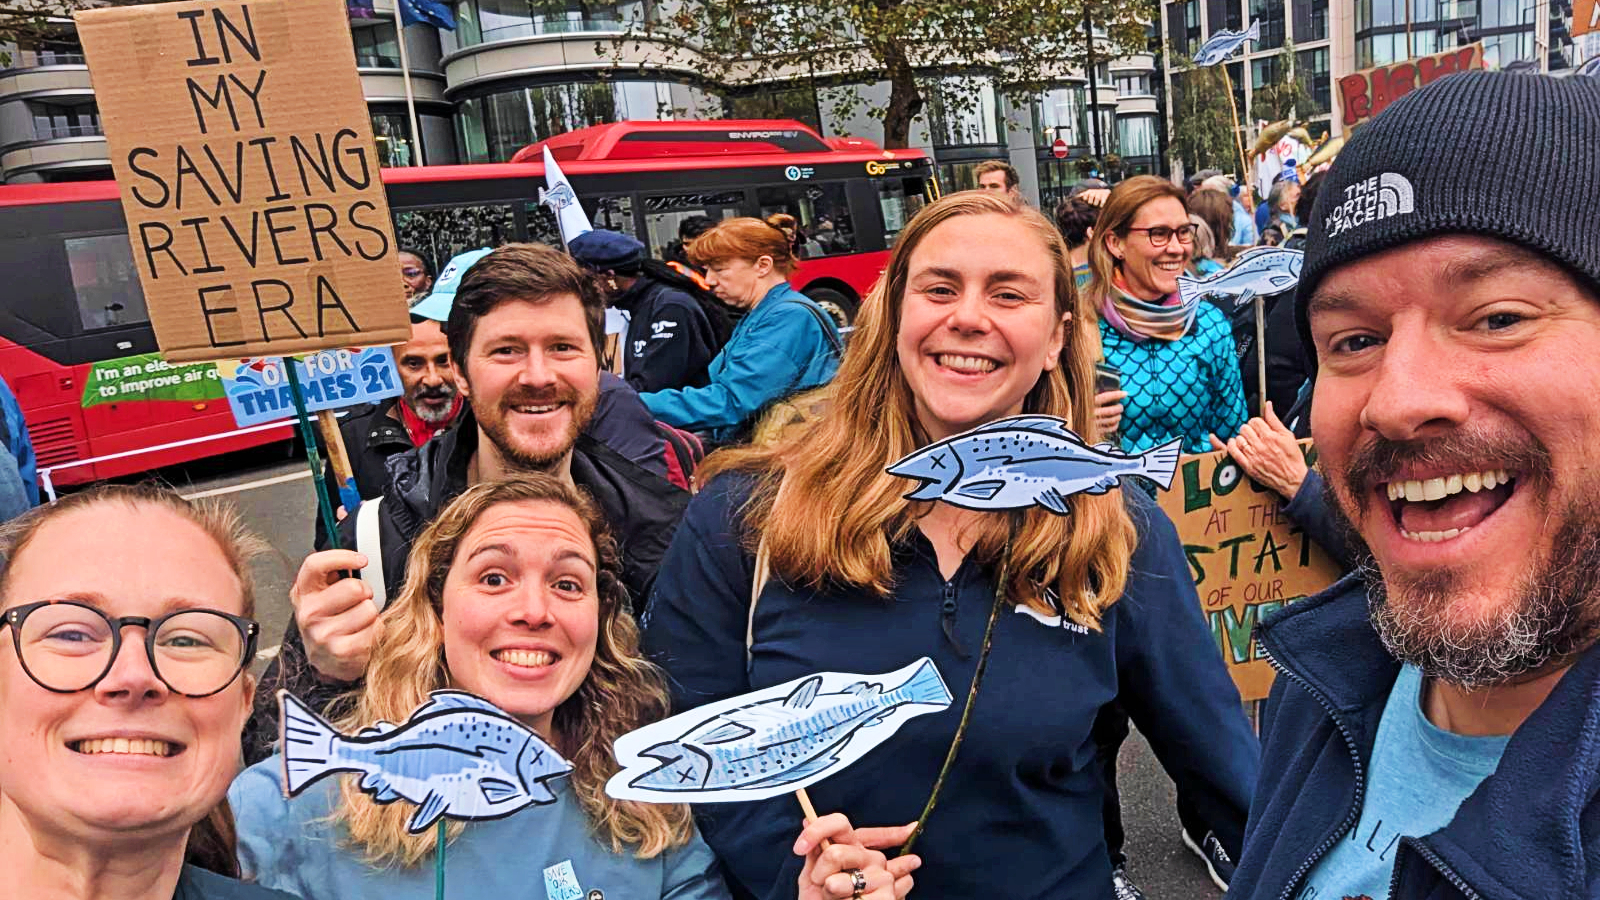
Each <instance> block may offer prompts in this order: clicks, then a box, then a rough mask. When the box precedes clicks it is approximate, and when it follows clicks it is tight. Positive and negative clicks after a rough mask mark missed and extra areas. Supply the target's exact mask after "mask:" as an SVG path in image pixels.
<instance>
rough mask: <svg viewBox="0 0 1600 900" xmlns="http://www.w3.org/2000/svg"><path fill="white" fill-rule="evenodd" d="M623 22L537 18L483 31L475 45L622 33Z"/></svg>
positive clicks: (465, 42)
mask: <svg viewBox="0 0 1600 900" xmlns="http://www.w3.org/2000/svg"><path fill="white" fill-rule="evenodd" d="M622 29H623V22H622V20H621V19H618V18H614V17H613V18H562V17H553V18H546V17H543V16H536V17H534V18H533V19H531V20H529V21H526V22H518V23H516V24H515V25H501V26H500V27H498V28H485V29H483V39H482V40H480V41H476V42H473V43H481V44H487V43H489V42H490V41H504V40H509V39H511V38H519V37H535V36H537V35H541V34H576V33H579V32H585V31H607V32H610V31H621V30H622ZM461 43H462V46H471V44H469V43H468V42H467V41H462V42H461Z"/></svg>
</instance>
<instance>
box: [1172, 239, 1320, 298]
mask: <svg viewBox="0 0 1600 900" xmlns="http://www.w3.org/2000/svg"><path fill="white" fill-rule="evenodd" d="M1304 261H1305V254H1304V253H1302V252H1301V251H1299V250H1284V249H1283V248H1281V247H1257V248H1255V249H1253V250H1246V251H1245V252H1243V253H1241V254H1239V257H1238V258H1237V259H1235V260H1234V261H1233V265H1231V266H1229V267H1228V268H1226V269H1223V270H1222V271H1221V272H1218V273H1216V274H1215V275H1212V276H1211V277H1209V278H1193V277H1191V276H1188V275H1179V276H1178V297H1179V298H1180V299H1181V300H1182V301H1183V302H1185V303H1190V302H1193V301H1196V300H1199V299H1200V298H1202V297H1205V296H1207V295H1218V296H1223V297H1228V298H1230V299H1232V300H1233V302H1234V305H1235V306H1243V305H1244V304H1246V303H1249V302H1250V301H1251V300H1252V299H1254V298H1256V297H1271V296H1272V295H1273V294H1281V293H1284V292H1285V291H1292V290H1294V289H1295V287H1297V286H1298V285H1299V284H1300V264H1301V263H1302V262H1304Z"/></svg>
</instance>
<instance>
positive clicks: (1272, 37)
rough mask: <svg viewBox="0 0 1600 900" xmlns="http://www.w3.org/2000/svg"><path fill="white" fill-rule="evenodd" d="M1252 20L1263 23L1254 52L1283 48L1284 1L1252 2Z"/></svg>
mask: <svg viewBox="0 0 1600 900" xmlns="http://www.w3.org/2000/svg"><path fill="white" fill-rule="evenodd" d="M1380 2H1381V0H1380ZM1250 18H1251V20H1252V21H1255V22H1260V23H1261V40H1259V41H1257V42H1256V43H1255V44H1253V45H1252V46H1251V49H1252V50H1276V49H1278V48H1279V47H1282V46H1283V0H1250Z"/></svg>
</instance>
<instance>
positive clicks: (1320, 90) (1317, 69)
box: [1294, 47, 1333, 114]
mask: <svg viewBox="0 0 1600 900" xmlns="http://www.w3.org/2000/svg"><path fill="white" fill-rule="evenodd" d="M1294 65H1295V77H1296V78H1298V79H1300V82H1301V83H1302V84H1304V85H1305V86H1306V92H1307V93H1309V94H1310V95H1311V105H1312V106H1313V107H1314V112H1315V114H1326V113H1329V112H1332V111H1333V108H1332V106H1331V105H1330V104H1331V103H1332V97H1331V85H1330V83H1329V78H1328V48H1326V47H1319V48H1317V49H1316V50H1301V51H1300V52H1299V53H1296V54H1295V62H1294Z"/></svg>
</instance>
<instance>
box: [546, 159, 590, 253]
mask: <svg viewBox="0 0 1600 900" xmlns="http://www.w3.org/2000/svg"><path fill="white" fill-rule="evenodd" d="M544 184H545V187H544V189H543V190H541V191H540V192H539V202H540V203H543V204H544V205H545V206H548V207H550V211H551V212H553V213H555V214H556V225H557V226H559V227H560V228H561V243H562V245H563V246H565V245H566V244H570V243H572V239H573V238H575V237H577V236H578V235H580V234H584V233H585V232H590V231H593V230H594V226H593V225H591V224H589V214H588V213H586V212H584V211H583V204H581V203H579V202H578V192H577V191H574V190H573V189H572V182H570V181H568V180H567V176H566V173H564V172H562V171H561V167H560V166H559V165H557V164H556V158H555V157H554V156H552V155H551V154H550V148H549V147H545V148H544Z"/></svg>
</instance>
